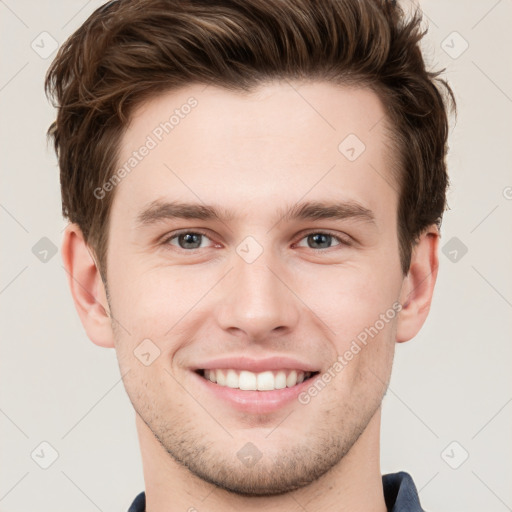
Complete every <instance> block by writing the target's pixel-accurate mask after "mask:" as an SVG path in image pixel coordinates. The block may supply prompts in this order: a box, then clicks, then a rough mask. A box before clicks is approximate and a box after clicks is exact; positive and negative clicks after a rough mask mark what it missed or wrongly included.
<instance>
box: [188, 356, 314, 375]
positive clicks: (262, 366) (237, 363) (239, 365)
mask: <svg viewBox="0 0 512 512" xmlns="http://www.w3.org/2000/svg"><path fill="white" fill-rule="evenodd" d="M218 368H225V369H233V370H247V371H250V372H254V373H259V372H264V371H272V370H300V371H303V372H316V371H318V367H315V366H313V365H311V364H310V363H306V362H304V361H300V360H298V359H295V358H293V357H288V356H273V357H267V358H264V359H253V358H250V357H247V356H234V357H233V356H232V357H222V358H219V359H213V360H210V361H206V362H204V363H200V364H197V365H196V366H195V367H194V370H215V369H218Z"/></svg>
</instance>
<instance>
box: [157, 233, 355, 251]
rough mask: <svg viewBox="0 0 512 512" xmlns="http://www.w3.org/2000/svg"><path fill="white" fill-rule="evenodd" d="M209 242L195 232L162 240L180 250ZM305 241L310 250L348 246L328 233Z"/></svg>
mask: <svg viewBox="0 0 512 512" xmlns="http://www.w3.org/2000/svg"><path fill="white" fill-rule="evenodd" d="M205 239H206V240H209V238H208V236H207V235H206V234H205V233H201V232H195V231H184V232H181V233H177V234H175V235H173V236H171V237H169V238H167V239H166V240H164V244H169V245H178V247H179V248H180V249H185V250H186V249H201V248H204V247H207V245H203V243H202V242H203V241H204V240H205ZM175 240H176V241H177V244H175V243H173V241H175ZM302 240H305V241H306V244H307V245H306V246H307V247H309V248H310V249H329V248H330V247H332V242H333V241H336V242H337V244H335V245H350V244H349V242H347V241H345V240H343V239H342V238H340V237H338V236H335V235H331V234H330V233H323V232H321V231H320V232H314V233H308V234H306V235H304V236H303V237H302V238H301V241H302ZM297 246H298V247H304V245H301V244H300V243H299V244H297Z"/></svg>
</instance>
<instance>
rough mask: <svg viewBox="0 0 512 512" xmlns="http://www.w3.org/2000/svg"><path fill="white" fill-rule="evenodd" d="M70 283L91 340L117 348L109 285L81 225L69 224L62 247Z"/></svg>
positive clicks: (80, 315)
mask: <svg viewBox="0 0 512 512" xmlns="http://www.w3.org/2000/svg"><path fill="white" fill-rule="evenodd" d="M61 255H62V260H63V262H64V268H65V270H66V274H67V278H68V285H69V288H70V290H71V295H72V296H73V301H74V302H75V307H76V310H77V312H78V316H79V317H80V320H81V322H82V325H83V326H84V329H85V331H86V333H87V336H88V337H89V339H90V340H91V341H92V342H93V343H95V344H96V345H99V346H100V347H105V348H113V347H114V336H113V332H112V324H111V320H110V311H109V308H108V303H107V295H106V291H105V286H104V284H103V281H102V279H101V274H100V272H99V270H98V267H97V265H96V262H95V261H94V258H93V256H92V253H91V250H90V248H89V246H88V245H87V244H86V242H85V241H84V237H83V235H82V231H81V229H80V228H79V227H78V225H77V224H74V223H71V224H68V226H67V227H66V230H65V232H64V238H63V240H62V247H61Z"/></svg>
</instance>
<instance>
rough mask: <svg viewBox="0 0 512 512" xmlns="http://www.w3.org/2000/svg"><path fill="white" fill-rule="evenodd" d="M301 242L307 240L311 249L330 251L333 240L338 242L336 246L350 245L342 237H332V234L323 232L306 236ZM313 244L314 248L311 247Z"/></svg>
mask: <svg viewBox="0 0 512 512" xmlns="http://www.w3.org/2000/svg"><path fill="white" fill-rule="evenodd" d="M301 240H306V243H307V244H308V247H310V248H311V249H329V247H331V243H332V241H333V240H335V241H336V242H338V244H336V245H348V243H347V242H345V241H344V240H343V239H341V238H340V237H337V236H335V235H331V234H330V233H322V232H318V233H309V234H307V235H305V236H304V237H303V238H302V239H301ZM311 244H312V245H313V246H311ZM299 246H300V244H299ZM315 246H316V247H315ZM319 246H320V247H319ZM302 247H304V246H302Z"/></svg>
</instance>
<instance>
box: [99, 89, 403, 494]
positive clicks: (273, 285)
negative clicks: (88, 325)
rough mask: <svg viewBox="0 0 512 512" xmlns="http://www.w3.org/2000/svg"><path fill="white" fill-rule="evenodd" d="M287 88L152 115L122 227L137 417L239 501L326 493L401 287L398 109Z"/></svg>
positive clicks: (118, 223)
mask: <svg viewBox="0 0 512 512" xmlns="http://www.w3.org/2000/svg"><path fill="white" fill-rule="evenodd" d="M292 84H293V87H292V86H291V84H289V83H286V82H275V83H272V84H268V85H265V86H261V87H260V88H258V89H257V90H255V91H254V92H253V93H251V94H242V93H234V92H228V91H227V90H224V89H220V88H215V87H212V86H209V87H206V88H205V87H204V86H200V85H195V86H191V87H187V88H186V89H181V90H179V91H173V92H170V93H166V94H165V95H162V96H160V97H158V98H155V99H153V100H152V101H150V102H148V103H146V104H145V105H144V106H141V107H140V108H138V109H137V111H136V112H135V113H134V116H133V119H132V122H131V124H130V126H129V128H128V130H127V131H126V133H125V135H124V137H123V139H122V144H121V152H120V155H119V162H118V163H119V167H121V166H122V165H124V164H125V163H127V162H129V159H130V158H135V159H136V163H135V160H132V161H131V164H129V166H130V165H131V170H130V172H128V173H126V176H125V177H124V178H123V179H122V181H121V182H120V183H118V184H117V185H116V186H115V191H114V192H115V197H114V201H113V204H112V210H111V222H110V226H109V245H108V252H107V254H108V266H107V275H108V291H109V307H110V311H111V314H112V315H113V317H114V318H115V320H116V322H114V323H113V329H114V335H115V349H116V352H117V356H118V360H119V365H120V370H121V373H122V374H123V375H124V378H123V380H124V385H125V388H126V391H127V393H128V395H129V398H130V400H131V402H132V404H133V406H134V408H135V410H136V412H137V413H138V415H139V416H140V418H141V419H142V420H143V422H144V423H145V425H146V426H147V428H148V429H150V431H151V432H152V433H153V434H154V436H155V437H156V438H157V439H158V441H159V442H160V444H161V445H162V446H163V447H164V448H165V450H166V451H167V452H168V454H169V455H170V456H171V457H172V458H173V459H174V460H176V461H178V462H180V463H181V464H182V465H184V466H185V467H186V468H188V469H189V470H190V472H191V473H192V474H194V475H196V476H198V477H200V478H201V479H203V480H205V481H208V482H211V483H214V484H216V485H218V486H220V487H222V488H224V489H227V490H230V491H232V492H236V493H240V494H244V495H270V494H278V493H282V492H286V491H290V490H292V489H296V488H299V487H302V486H304V485H307V484H309V483H311V482H313V481H314V480H316V479H318V478H319V477H320V476H321V475H323V474H324V473H326V472H327V471H328V470H330V469H331V468H333V467H334V466H336V465H337V464H338V463H339V462H340V461H341V460H342V458H343V457H344V455H345V454H347V453H348V452H349V450H350V449H351V447H352V446H353V445H354V443H355V442H356V441H357V439H358V437H359V436H360V434H361V433H362V432H364V430H365V428H366V426H367V425H368V423H369V422H370V420H371V419H372V417H373V416H374V415H375V414H376V412H377V411H378V410H379V407H380V403H381V400H382V397H383V394H384V392H385V388H386V386H387V382H388V379H389V375H390V370H391V364H392V359H393V351H394V343H395V333H396V324H397V309H396V304H397V301H398V299H399V296H400V290H401V286H402V282H403V276H402V274H401V269H400V261H399V251H398V236H397V217H396V212H397V200H398V197H397V192H396V190H395V187H394V186H393V180H392V178H391V171H390V166H389V161H388V158H389V150H388V148H387V139H386V135H385V131H384V130H385V126H384V123H385V122H384V121H383V116H384V109H383V106H382V105H381V103H380V101H379V99H378V98H377V96H376V95H375V94H374V93H373V92H371V91H369V90H365V89H350V88H346V87H342V86H335V85H330V84H326V83H320V82H316V83H314V82H310V83H307V84H304V83H298V82H295V83H292ZM190 98H193V99H192V100H191V99H190ZM187 104H188V105H189V107H185V105H187ZM176 109H178V110H177V112H175V111H176ZM173 112H175V118H174V119H173V120H171V123H172V126H171V125H165V124H162V125H161V124H160V123H165V121H168V120H169V117H170V116H171V115H172V114H173ZM162 126H163V127H164V128H162ZM159 127H160V129H158V128H159ZM350 134H352V135H350ZM148 136H149V138H148ZM347 137H349V138H348V139H347ZM150 139H151V140H150ZM340 144H341V145H340ZM362 144H364V147H363V146H362ZM143 145H146V147H148V148H149V149H148V150H147V151H145V150H139V148H141V146H143ZM363 149H364V150H363ZM134 151H137V155H135V156H134V153H133V152H134ZM142 153H144V155H143V154H142ZM127 168H128V167H127ZM107 193H113V192H112V191H110V192H107ZM364 333H366V340H365V342H363V341H362V340H363V339H365V335H364ZM370 333H371V334H370ZM356 347H358V348H359V350H357V348H356ZM349 353H351V354H352V356H350V354H349ZM205 370H207V371H205ZM306 372H309V373H306ZM329 376H330V378H329ZM308 377H309V378H308ZM302 378H305V379H306V380H303V381H302V382H301V379H302ZM213 381H217V382H213ZM240 388H242V389H240ZM255 388H259V389H255ZM276 388H277V389H276Z"/></svg>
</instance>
